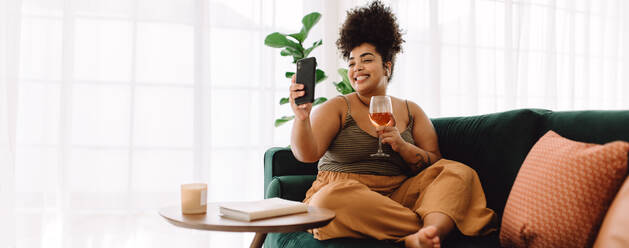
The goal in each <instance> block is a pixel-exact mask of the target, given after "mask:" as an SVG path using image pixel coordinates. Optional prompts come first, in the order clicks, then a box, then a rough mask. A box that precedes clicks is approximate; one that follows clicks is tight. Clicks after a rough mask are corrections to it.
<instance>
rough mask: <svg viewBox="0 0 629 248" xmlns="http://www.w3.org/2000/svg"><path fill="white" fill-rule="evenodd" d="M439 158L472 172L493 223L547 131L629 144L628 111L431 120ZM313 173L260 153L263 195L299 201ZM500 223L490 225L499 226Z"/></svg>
mask: <svg viewBox="0 0 629 248" xmlns="http://www.w3.org/2000/svg"><path fill="white" fill-rule="evenodd" d="M432 122H433V125H434V127H435V130H436V132H437V135H438V136H439V147H440V150H441V154H442V155H443V157H444V158H448V159H451V160H456V161H459V162H462V163H465V164H466V165H468V166H470V167H472V168H474V169H475V170H476V171H477V173H478V175H479V177H480V180H481V182H482V185H483V188H484V190H485V195H486V198H487V206H488V207H489V208H491V209H493V210H494V211H496V213H497V215H498V217H499V219H500V218H501V217H502V213H503V210H504V207H505V204H506V202H507V197H508V196H509V192H510V191H511V187H512V186H513V182H514V181H515V178H516V176H517V174H518V170H519V169H520V166H521V165H522V162H523V161H524V159H525V157H526V155H527V154H528V152H529V150H530V149H531V147H532V146H533V145H534V144H535V142H536V141H537V140H538V139H539V138H540V137H541V136H542V135H543V134H544V133H546V132H547V131H548V130H554V131H555V132H557V133H559V134H560V135H562V136H564V137H566V138H569V139H573V140H577V141H583V142H590V143H599V144H602V143H606V142H609V141H613V140H625V141H629V111H567V112H553V111H550V110H542V109H520V110H513V111H507V112H501V113H494V114H487V115H480V116H470V117H447V118H436V119H432ZM316 173H317V165H316V163H302V162H299V161H297V160H296V159H295V157H294V156H293V154H292V152H291V150H290V149H288V148H279V147H275V148H270V149H269V150H267V151H266V153H265V155H264V187H265V188H264V193H265V197H266V198H269V197H281V198H285V199H290V200H296V201H301V200H303V199H304V196H305V193H306V190H308V188H310V186H311V184H312V182H313V181H314V179H315V175H316ZM499 224H500V221H498V222H497V223H495V225H496V226H497V227H498V228H499ZM443 246H444V247H500V243H499V239H498V232H494V233H492V234H490V235H488V236H483V237H473V238H471V237H465V236H463V235H461V234H460V233H452V234H450V235H449V236H448V237H447V238H446V239H445V240H444V242H443ZM265 247H267V248H268V247H272V248H275V247H299V248H307V247H400V244H395V243H391V242H384V241H378V240H375V239H350V238H343V239H332V240H326V241H318V240H315V239H314V238H313V237H312V235H311V234H309V233H307V232H293V233H270V234H269V235H268V236H267V238H266V241H265Z"/></svg>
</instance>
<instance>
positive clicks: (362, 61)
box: [347, 43, 391, 96]
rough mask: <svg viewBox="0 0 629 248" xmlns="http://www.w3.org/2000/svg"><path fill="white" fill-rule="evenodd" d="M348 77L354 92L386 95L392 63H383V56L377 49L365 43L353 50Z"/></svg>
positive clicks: (350, 56) (367, 94)
mask: <svg viewBox="0 0 629 248" xmlns="http://www.w3.org/2000/svg"><path fill="white" fill-rule="evenodd" d="M348 62H349V65H348V67H349V70H347V76H348V77H349V81H350V82H351V84H352V87H353V88H354V90H356V91H357V92H358V93H359V94H361V95H365V96H369V95H384V94H385V93H386V88H387V84H388V76H387V75H388V72H387V69H389V70H390V68H391V62H390V61H389V62H386V63H383V62H382V56H380V54H379V53H378V52H377V51H376V47H375V46H373V45H371V44H369V43H363V44H361V45H360V46H357V47H355V48H354V49H352V51H351V53H350V55H349V61H348Z"/></svg>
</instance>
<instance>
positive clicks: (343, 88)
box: [334, 68, 355, 95]
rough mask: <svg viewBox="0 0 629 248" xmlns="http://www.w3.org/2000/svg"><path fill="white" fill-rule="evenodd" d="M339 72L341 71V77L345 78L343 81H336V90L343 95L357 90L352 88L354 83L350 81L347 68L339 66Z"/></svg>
mask: <svg viewBox="0 0 629 248" xmlns="http://www.w3.org/2000/svg"><path fill="white" fill-rule="evenodd" d="M337 72H338V73H339V75H341V78H342V79H343V80H342V81H341V82H338V83H334V86H336V91H338V92H339V93H341V94H343V95H346V94H349V93H352V92H354V91H355V90H354V88H352V84H351V83H350V82H349V78H348V77H347V69H344V68H339V69H338V70H337Z"/></svg>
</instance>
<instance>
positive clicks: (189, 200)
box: [181, 183, 207, 214]
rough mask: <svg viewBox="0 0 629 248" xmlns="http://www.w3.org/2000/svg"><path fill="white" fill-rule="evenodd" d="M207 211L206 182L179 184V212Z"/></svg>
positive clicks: (196, 212)
mask: <svg viewBox="0 0 629 248" xmlns="http://www.w3.org/2000/svg"><path fill="white" fill-rule="evenodd" d="M206 211H207V184H205V183H191V184H182V185H181V212H182V213H183V214H204V213H205V212H206Z"/></svg>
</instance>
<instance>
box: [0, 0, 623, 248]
mask: <svg viewBox="0 0 629 248" xmlns="http://www.w3.org/2000/svg"><path fill="white" fill-rule="evenodd" d="M365 2H366V1H352V0H347V1H333V0H325V1H303V3H302V1H292V0H275V1H262V0H241V1H233V0H183V1H182V0H157V1H156V0H114V1H112V0H21V1H17V0H0V3H1V4H0V21H1V22H0V162H1V164H0V186H1V191H0V193H1V194H2V195H0V197H1V199H0V207H2V211H1V212H2V213H0V216H1V217H2V221H0V231H2V232H0V240H1V241H2V242H8V243H6V244H4V243H0V245H1V246H2V247H5V246H8V247H15V246H17V247H179V246H186V247H207V246H210V247H235V246H236V247H238V246H244V247H246V246H248V244H249V242H250V240H251V238H252V235H251V234H241V233H221V232H201V231H192V230H187V229H181V228H177V227H174V226H171V225H170V224H167V223H166V222H165V221H164V220H162V219H161V218H160V217H159V216H158V215H157V212H156V211H157V209H159V208H160V207H163V206H166V205H169V204H177V203H178V201H179V199H178V197H179V195H178V189H179V185H180V184H182V183H188V182H193V181H200V182H207V183H208V184H209V200H210V201H227V200H249V199H258V198H261V197H262V191H263V189H262V174H263V168H262V154H263V152H264V150H266V149H267V148H269V147H271V146H285V145H287V144H288V141H289V139H288V138H289V135H290V132H289V131H290V125H284V126H282V127H280V128H274V127H273V125H272V124H273V120H274V119H275V118H277V117H279V116H281V115H287V114H290V109H289V108H288V106H285V105H284V106H280V105H278V102H279V99H280V98H281V97H285V96H286V91H287V86H288V80H286V79H285V78H284V76H283V75H284V72H285V71H292V70H293V69H294V68H293V66H292V64H291V63H290V60H289V59H288V58H286V57H280V56H279V51H278V50H277V49H271V48H268V47H265V46H264V45H263V40H264V37H265V35H266V34H268V33H271V32H274V31H280V32H284V33H290V32H295V31H297V30H299V28H300V25H301V24H300V20H301V17H302V16H303V15H304V14H306V13H309V12H311V11H319V12H321V13H322V14H323V19H322V20H321V21H320V23H319V24H317V26H315V28H314V29H313V30H312V32H311V35H310V40H311V41H314V40H315V39H319V38H323V40H324V45H323V46H322V47H321V48H318V49H316V50H315V52H314V54H313V55H315V56H317V59H318V60H319V61H320V63H319V64H320V65H321V66H322V68H323V69H324V70H325V71H326V72H327V73H328V75H329V76H330V77H329V80H328V82H325V83H323V84H322V85H320V86H319V87H318V88H317V89H318V92H317V95H320V96H326V97H333V96H334V95H336V94H337V93H336V91H335V90H334V87H333V86H332V84H331V81H339V80H340V77H339V76H338V75H336V69H337V68H339V67H345V62H344V61H342V60H341V59H339V56H338V53H337V51H336V48H335V46H334V41H335V40H336V39H337V35H338V28H339V24H340V23H342V22H343V20H344V18H345V11H346V10H348V9H349V8H352V7H355V6H358V5H364V3H365ZM385 2H386V3H387V4H390V5H391V6H392V8H393V10H394V11H395V13H396V14H397V16H398V18H399V20H400V23H401V26H402V28H403V29H405V30H406V36H405V39H406V40H407V42H406V44H405V45H404V53H403V54H401V55H400V57H399V59H398V62H397V66H396V69H395V70H396V75H395V78H394V80H393V84H392V85H391V86H390V87H391V88H390V89H391V92H390V93H391V94H392V95H396V96H400V97H404V98H408V99H412V100H414V101H416V102H417V103H419V104H420V105H421V106H422V107H423V108H424V109H425V110H426V112H427V113H428V114H429V115H430V116H431V117H439V116H460V115H469V114H482V113H489V112H495V111H503V110H509V109H514V108H522V107H539V108H547V109H553V110H568V109H622V108H625V109H626V108H627V106H629V100H628V99H627V97H625V96H627V95H629V86H627V84H626V82H627V80H628V77H629V76H628V75H627V73H629V63H628V59H629V49H627V47H626V45H625V43H627V41H629V25H627V18H628V17H625V15H624V13H629V12H628V11H629V9H628V6H627V3H626V2H625V1H621V0H606V1H594V0H589V1H586V0H579V1H569V0H564V1H559V0H556V1H552V0H548V1H541V0H540V1H516V0H505V1H497V0H496V1H494V0H458V1H454V0H419V1H414V0H413V1H410V0H409V1H402V0H399V1H396V0H393V1H385ZM310 40H309V41H308V42H306V43H308V44H310V43H309V42H311V41H310ZM5 210H6V211H5ZM3 230H5V231H6V232H5V231H3ZM2 235H4V236H2ZM5 237H6V238H5Z"/></svg>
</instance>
